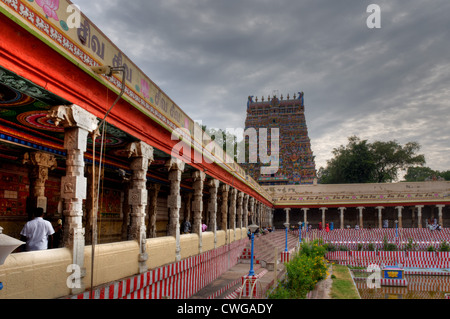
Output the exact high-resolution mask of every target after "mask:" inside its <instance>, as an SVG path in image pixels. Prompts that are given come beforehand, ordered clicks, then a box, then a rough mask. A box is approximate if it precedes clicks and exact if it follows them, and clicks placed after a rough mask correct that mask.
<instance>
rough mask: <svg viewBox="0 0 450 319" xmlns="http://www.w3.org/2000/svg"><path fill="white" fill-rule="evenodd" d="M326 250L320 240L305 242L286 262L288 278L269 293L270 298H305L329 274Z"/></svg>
mask: <svg viewBox="0 0 450 319" xmlns="http://www.w3.org/2000/svg"><path fill="white" fill-rule="evenodd" d="M326 251H327V247H326V246H323V245H319V244H318V241H314V242H309V243H303V244H302V247H301V250H300V252H299V253H298V254H296V255H294V256H292V258H291V260H290V262H289V263H287V264H286V273H287V275H286V278H285V279H284V280H283V281H281V282H279V283H278V286H277V288H276V289H275V290H274V291H273V292H272V293H270V294H269V296H268V297H269V299H305V298H306V295H307V294H308V292H310V291H311V290H313V289H314V287H315V285H316V284H317V283H318V282H319V281H320V280H323V279H325V278H326V276H327V269H328V265H327V262H326V260H325V257H324V256H325V253H326Z"/></svg>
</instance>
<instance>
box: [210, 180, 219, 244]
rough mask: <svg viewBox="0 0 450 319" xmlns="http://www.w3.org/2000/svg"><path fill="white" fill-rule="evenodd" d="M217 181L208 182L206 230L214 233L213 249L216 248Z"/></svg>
mask: <svg viewBox="0 0 450 319" xmlns="http://www.w3.org/2000/svg"><path fill="white" fill-rule="evenodd" d="M219 183H220V182H219V181H218V180H217V179H211V180H209V181H208V188H209V202H208V213H209V226H208V228H209V229H210V230H211V231H213V232H214V248H217V192H218V190H219Z"/></svg>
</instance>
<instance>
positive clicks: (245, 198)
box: [242, 194, 249, 229]
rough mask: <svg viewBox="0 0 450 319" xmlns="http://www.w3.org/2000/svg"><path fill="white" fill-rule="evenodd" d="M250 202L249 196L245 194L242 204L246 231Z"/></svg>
mask: <svg viewBox="0 0 450 319" xmlns="http://www.w3.org/2000/svg"><path fill="white" fill-rule="evenodd" d="M248 202H249V195H248V194H244V202H243V204H242V206H243V217H242V218H243V226H242V227H244V228H245V229H247V228H248Z"/></svg>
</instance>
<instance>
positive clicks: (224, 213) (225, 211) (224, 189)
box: [220, 184, 230, 237]
mask: <svg viewBox="0 0 450 319" xmlns="http://www.w3.org/2000/svg"><path fill="white" fill-rule="evenodd" d="M229 190H230V186H228V185H227V184H222V186H220V192H221V194H222V207H221V217H222V220H221V222H220V229H221V230H224V231H225V234H227V228H228V225H227V219H228V192H229ZM225 236H226V237H227V235H225Z"/></svg>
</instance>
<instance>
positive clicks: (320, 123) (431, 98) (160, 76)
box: [75, 0, 450, 170]
mask: <svg viewBox="0 0 450 319" xmlns="http://www.w3.org/2000/svg"><path fill="white" fill-rule="evenodd" d="M75 2H76V3H77V4H79V5H80V6H81V9H82V11H83V12H84V13H85V14H86V15H87V16H88V17H89V18H90V19H91V20H92V21H93V22H94V23H95V24H96V25H97V26H99V27H100V28H101V29H102V30H103V31H104V32H105V34H106V35H107V36H108V37H110V39H111V40H112V41H114V42H115V43H116V44H117V45H118V47H119V48H121V49H122V50H123V51H124V52H125V53H126V54H127V55H128V56H129V57H130V58H131V59H132V60H133V61H134V62H135V63H136V64H137V65H138V66H139V67H140V68H141V69H142V70H143V71H144V72H146V74H147V75H148V76H149V77H150V78H151V79H152V80H153V81H154V82H155V83H156V84H157V85H158V86H160V87H161V88H162V89H163V90H164V91H165V92H166V93H167V94H168V95H169V96H170V97H171V98H172V99H173V100H174V101H175V102H176V103H177V104H178V105H179V106H180V107H182V108H183V109H184V110H185V111H186V112H187V113H188V114H189V115H190V117H191V118H192V119H194V120H202V121H203V124H206V125H208V126H210V127H220V128H227V127H242V126H243V125H244V120H245V111H246V101H247V97H248V96H249V95H254V96H257V97H258V98H261V97H262V96H264V97H265V98H267V96H268V95H271V94H272V92H273V91H274V90H278V92H279V94H283V95H284V96H286V95H287V94H290V95H291V96H292V95H293V94H294V93H297V92H299V91H304V92H305V94H306V106H307V111H306V116H307V122H308V129H309V134H310V137H311V139H312V148H313V151H314V153H315V155H316V156H317V158H316V161H317V166H323V165H325V164H326V160H327V159H329V158H331V157H332V155H331V151H332V149H333V148H335V147H338V146H339V145H341V144H346V142H347V137H349V136H351V135H358V136H361V137H362V138H366V139H369V140H372V141H373V140H377V139H381V140H391V139H396V140H397V141H399V142H401V143H406V142H408V141H417V142H419V143H420V144H421V145H422V152H423V153H425V154H426V158H427V162H428V163H427V165H428V166H430V167H432V168H434V169H441V170H444V169H445V170H446V169H450V160H448V159H447V157H448V156H447V155H448V154H449V147H448V146H447V145H448V143H447V141H448V138H449V137H450V136H449V135H450V129H449V128H448V125H447V123H448V122H449V119H450V118H449V98H450V92H449V89H448V88H449V87H450V85H449V84H450V78H449V77H450V72H449V71H450V62H449V58H448V56H449V54H448V52H450V41H449V40H450V36H449V30H450V19H448V16H447V13H448V12H450V2H449V1H447V0H441V1H438V0H432V1H426V2H425V1H419V0H414V1H398V0H397V1H377V0H371V1H342V0H340V1H332V0H310V1H298V0H297V1H294V0H292V1H290V0H283V1H272V0H270V1H269V0H267V1H265V0H239V1H237V0H216V1H214V0H162V1H156V0H151V1H148V0H145V1H144V0H132V1H128V2H127V3H125V2H123V1H113V0H108V1H106V0H105V1H87V0H78V1H75ZM371 3H376V4H378V5H380V7H381V29H368V28H367V25H366V19H367V17H368V16H369V13H367V12H366V9H367V6H368V5H369V4H371Z"/></svg>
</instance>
